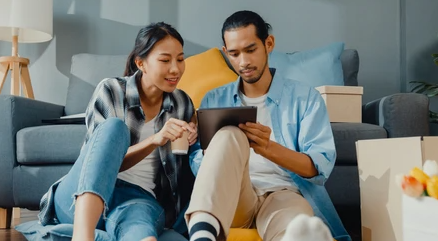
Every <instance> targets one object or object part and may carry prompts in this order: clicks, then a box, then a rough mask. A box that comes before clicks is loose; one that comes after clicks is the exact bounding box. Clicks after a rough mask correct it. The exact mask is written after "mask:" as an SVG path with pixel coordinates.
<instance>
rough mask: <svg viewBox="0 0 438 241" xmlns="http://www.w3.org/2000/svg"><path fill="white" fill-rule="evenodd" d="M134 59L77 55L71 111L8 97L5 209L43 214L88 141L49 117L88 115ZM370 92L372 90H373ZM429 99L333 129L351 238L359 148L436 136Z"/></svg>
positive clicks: (370, 110)
mask: <svg viewBox="0 0 438 241" xmlns="http://www.w3.org/2000/svg"><path fill="white" fill-rule="evenodd" d="M125 61H126V56H102V55H101V56H97V55H90V54H78V55H75V56H73V58H72V65H71V77H70V82H69V88H68V95H67V101H66V106H60V105H55V104H50V103H44V102H41V101H35V100H30V99H26V98H21V97H15V96H9V95H0V113H2V114H1V116H0V153H1V155H0V197H1V198H0V207H1V208H8V209H10V208H12V207H22V208H28V209H32V210H36V209H38V208H39V200H40V198H41V196H42V195H43V194H44V193H45V192H46V191H47V189H48V187H49V186H50V185H51V184H52V183H53V182H55V181H56V180H57V179H59V178H60V177H61V176H63V175H64V174H66V173H67V172H68V170H69V169H70V167H71V165H72V164H73V163H74V161H75V159H76V157H77V156H78V153H79V150H80V147H81V144H82V142H83V140H84V135H85V131H86V130H85V126H84V125H77V124H76V125H75V124H72V125H45V124H43V123H42V120H43V119H50V118H59V117H61V116H64V115H71V114H77V113H82V112H84V110H85V107H86V105H87V103H88V101H89V99H90V96H91V94H92V92H93V90H94V87H95V86H96V84H97V83H98V82H99V81H100V80H102V79H103V78H105V77H112V76H119V75H121V74H122V73H123V69H124V66H125ZM342 63H343V70H344V82H345V84H346V85H350V86H351V85H353V86H354V85H358V81H357V74H358V71H359V57H358V53H357V51H355V50H345V51H344V53H343V55H342ZM365 91H367V90H366V89H365ZM428 107H429V102H428V98H427V97H426V96H424V95H420V94H413V93H402V94H394V95H391V96H387V97H384V98H382V99H379V100H376V101H373V102H371V103H367V104H365V105H364V106H363V123H332V128H333V133H334V137H335V142H336V149H337V153H338V158H337V162H336V167H335V169H334V171H333V174H332V175H331V177H330V179H329V180H328V182H327V184H326V186H327V189H328V191H329V193H330V196H331V197H332V199H333V202H334V204H335V206H336V208H337V210H338V212H339V214H340V216H341V218H342V220H343V222H344V224H345V226H346V227H347V229H348V230H349V232H350V233H351V234H352V236H353V237H358V236H360V196H359V180H358V170H357V161H356V152H355V142H356V141H357V140H362V139H375V138H394V137H403V136H422V135H429V129H428V128H429V127H428Z"/></svg>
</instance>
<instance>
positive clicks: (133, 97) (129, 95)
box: [126, 70, 174, 111]
mask: <svg viewBox="0 0 438 241" xmlns="http://www.w3.org/2000/svg"><path fill="white" fill-rule="evenodd" d="M140 73H141V72H140V70H137V71H136V72H135V73H134V74H133V75H132V76H129V77H127V80H126V100H127V102H128V109H129V108H134V107H141V104H140V94H139V93H138V85H137V83H138V82H137V80H138V81H140V78H141V74H140ZM173 107H174V99H173V98H172V94H171V93H167V92H164V93H163V107H162V110H164V111H170V110H172V108H173Z"/></svg>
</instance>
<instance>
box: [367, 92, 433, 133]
mask: <svg viewBox="0 0 438 241" xmlns="http://www.w3.org/2000/svg"><path fill="white" fill-rule="evenodd" d="M362 122H364V123H369V124H374V125H379V126H382V127H383V128H384V129H385V130H386V131H387V132H388V137H389V138H393V137H408V136H427V135H429V98H428V97H427V96H425V95H422V94H416V93H399V94H393V95H389V96H386V97H383V98H381V99H378V100H374V101H372V102H369V103H367V104H365V105H363V107H362Z"/></svg>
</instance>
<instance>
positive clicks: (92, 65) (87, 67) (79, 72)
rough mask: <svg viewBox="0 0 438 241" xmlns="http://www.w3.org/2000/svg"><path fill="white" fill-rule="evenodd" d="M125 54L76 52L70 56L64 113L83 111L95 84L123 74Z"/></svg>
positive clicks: (71, 113)
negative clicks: (69, 74) (69, 73)
mask: <svg viewBox="0 0 438 241" xmlns="http://www.w3.org/2000/svg"><path fill="white" fill-rule="evenodd" d="M127 59H128V56H127V55H95V54H76V55H74V56H73V57H72V63H71V70H70V72H71V77H70V80H69V85H68V89H67V100H66V104H65V114H66V115H73V114H78V113H83V112H85V109H86V108H87V105H88V102H89V101H90V99H91V95H92V94H93V92H94V89H95V87H96V85H97V84H98V83H99V82H100V81H102V80H103V79H104V78H111V77H119V76H122V75H123V71H124V69H125V66H126V61H127Z"/></svg>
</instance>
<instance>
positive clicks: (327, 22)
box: [0, 0, 438, 104]
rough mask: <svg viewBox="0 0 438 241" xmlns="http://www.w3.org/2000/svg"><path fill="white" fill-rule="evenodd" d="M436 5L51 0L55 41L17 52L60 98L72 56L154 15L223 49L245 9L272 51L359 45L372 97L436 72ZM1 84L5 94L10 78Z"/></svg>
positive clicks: (190, 44) (124, 38)
mask: <svg viewBox="0 0 438 241" xmlns="http://www.w3.org/2000/svg"><path fill="white" fill-rule="evenodd" d="M400 4H402V5H400ZM437 7H438V3H437V2H436V1H435V0H419V1H414V2H413V1H406V3H405V0H361V1H360V0H273V1H265V0H238V1H236V0H222V1H215V0H183V1H182V0H180V1H178V0H159V1H158V0H155V1H154V0H149V1H146V0H129V1H119V0H105V1H103V0H94V1H87V0H62V1H54V34H55V37H54V39H53V40H52V41H50V42H48V43H41V44H20V54H21V55H22V56H24V57H28V58H30V60H31V67H30V74H31V78H32V83H33V87H34V92H35V97H36V99H39V100H43V101H49V102H53V103H58V104H64V103H65V96H66V93H67V85H68V76H69V70H70V69H69V67H70V59H71V56H72V55H74V54H77V53H83V52H85V53H95V54H128V53H129V51H130V50H131V48H132V46H133V43H134V39H135V37H136V34H137V31H138V29H139V28H140V27H141V26H144V25H146V24H148V23H150V22H153V21H165V22H168V23H170V24H173V25H175V26H176V27H177V29H178V30H179V31H180V33H181V34H182V36H183V37H184V38H185V40H186V46H185V52H186V53H187V54H189V55H191V54H196V53H199V52H202V51H205V50H207V49H209V48H211V47H220V46H221V44H222V43H221V35H220V34H221V33H220V30H221V27H222V23H223V21H224V20H225V18H226V17H227V16H229V15H230V14H231V13H233V12H234V11H237V10H242V9H249V10H255V11H257V12H258V13H259V14H260V15H262V16H263V17H264V18H265V19H266V20H267V21H268V22H269V23H271V24H272V26H273V33H274V35H275V37H276V48H277V50H281V51H287V52H290V51H296V50H304V49H310V48H314V47H319V46H322V45H326V44H328V43H330V42H333V41H344V42H345V43H346V48H354V49H357V50H358V51H359V56H360V61H361V62H360V71H359V84H360V85H362V86H364V92H365V93H364V101H369V100H372V99H375V98H379V97H383V96H385V95H388V94H392V93H397V92H400V91H404V90H405V89H406V82H407V81H409V80H410V79H415V78H417V77H422V76H421V75H422V74H421V73H427V74H424V75H429V74H430V73H431V72H430V71H435V70H436V69H434V68H433V67H432V66H430V64H431V62H430V58H429V57H428V56H430V53H432V52H438V49H437V47H438V46H437V43H438V41H437V39H438V38H436V34H437V33H438V28H437V27H436V24H435V23H434V22H436V21H433V20H434V18H435V16H434V13H435V12H436V10H438V9H437ZM405 16H406V18H405ZM433 29H435V30H436V31H435V32H433V31H432V30H433ZM403 33H406V34H405V35H404V34H403ZM400 43H402V45H400ZM405 43H406V45H405ZM433 49H434V50H435V51H432V50H433ZM10 52H11V44H10V43H7V42H1V43H0V55H10ZM425 55H427V56H426V57H424V56H425ZM419 59H420V61H426V62H427V61H429V63H428V64H426V65H423V64H420V63H418V61H419ZM437 68H438V67H437ZM424 71H426V72H424ZM5 88H6V89H5V90H3V93H2V94H5V93H6V92H8V91H9V81H8V82H7V84H6V86H5Z"/></svg>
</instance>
